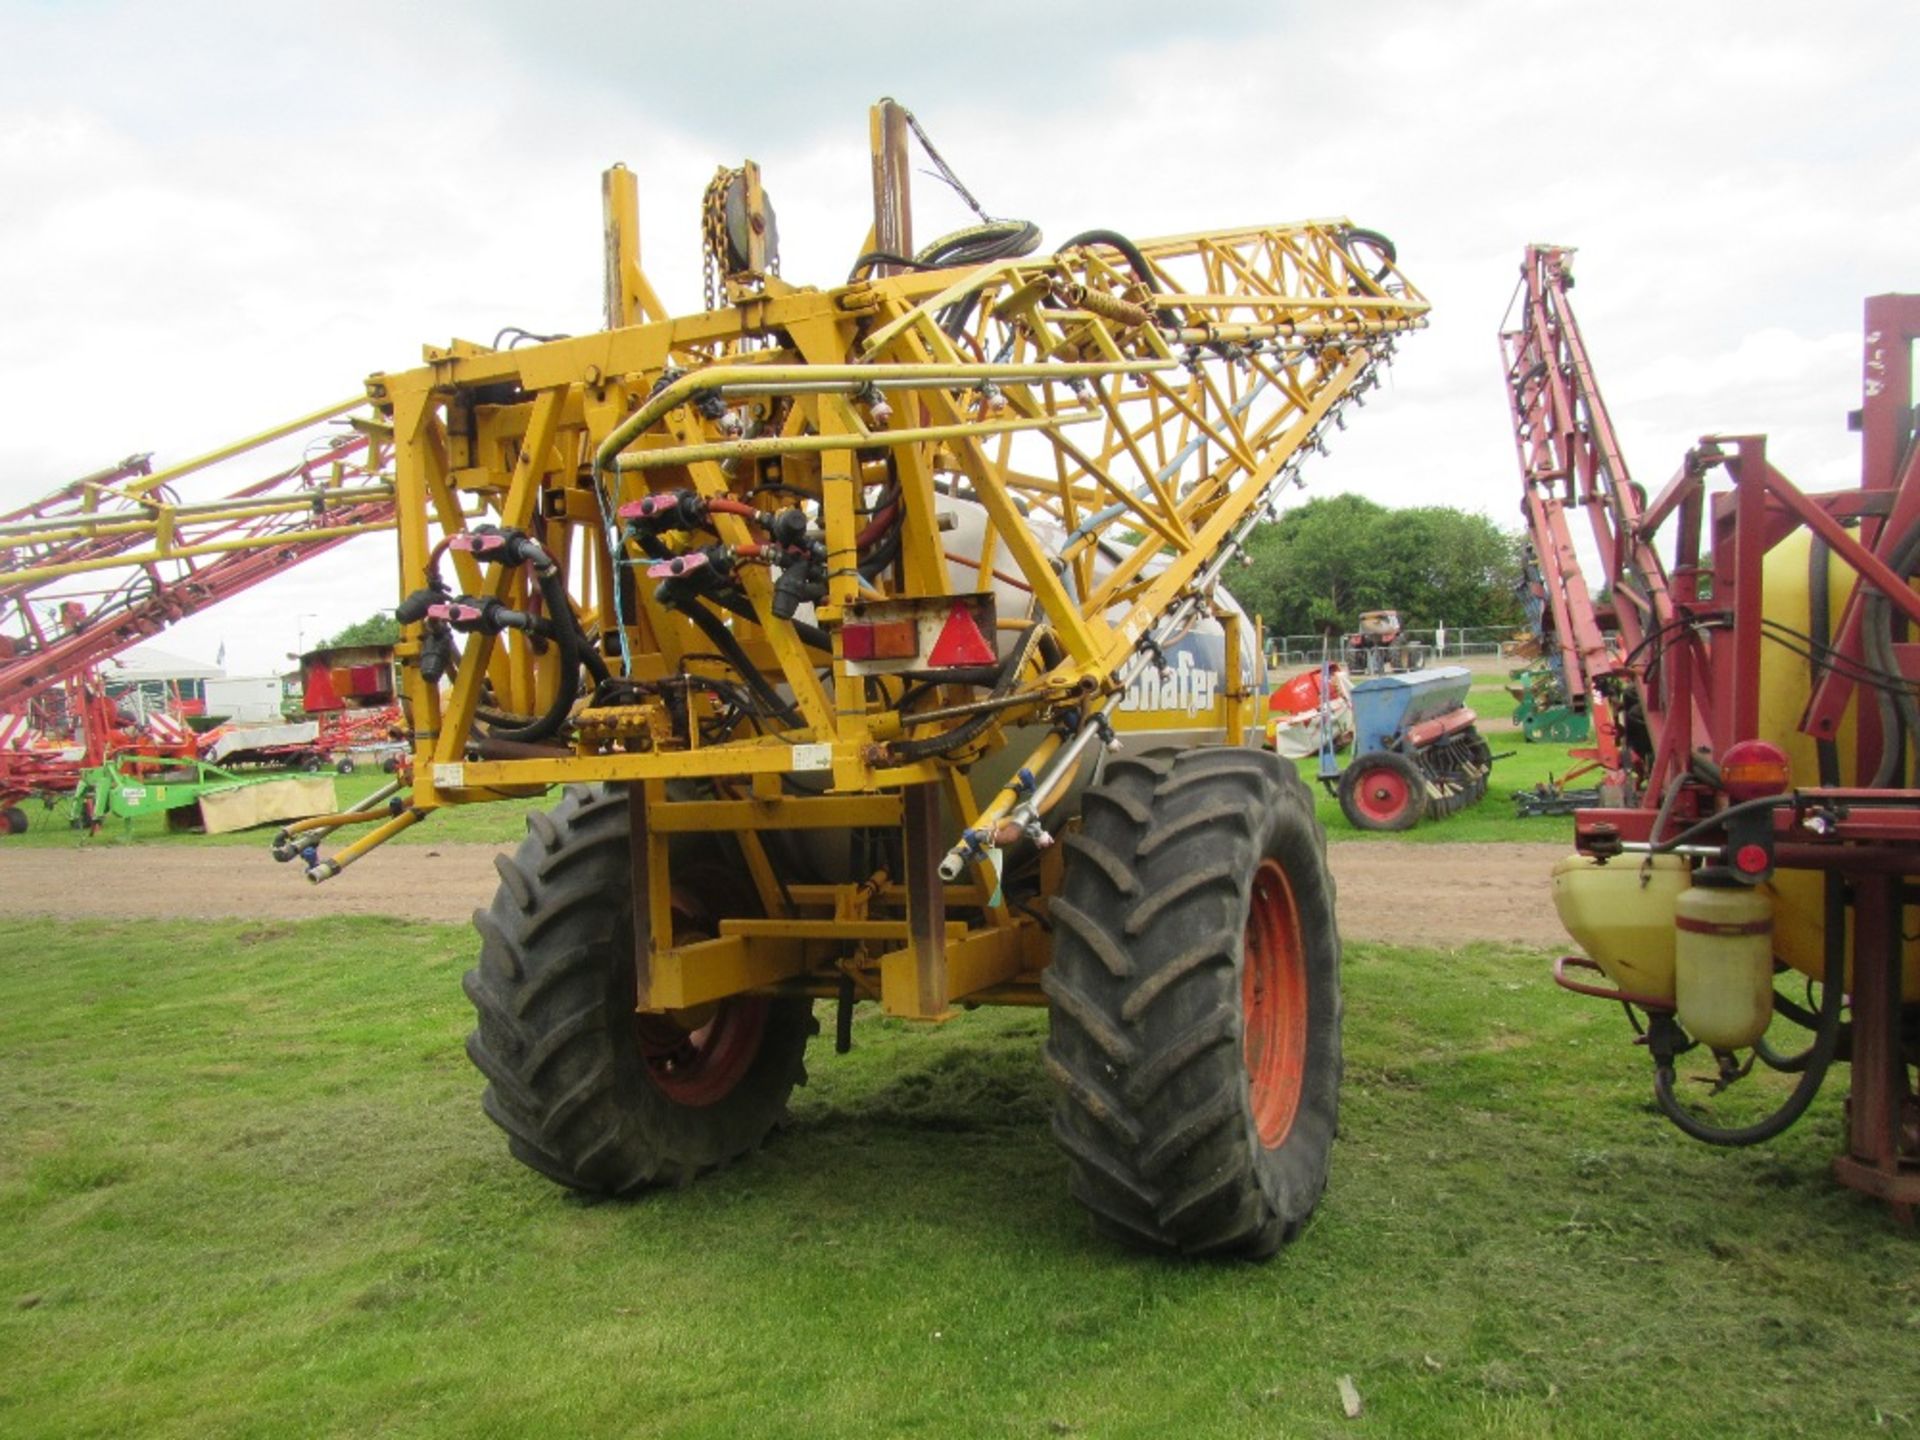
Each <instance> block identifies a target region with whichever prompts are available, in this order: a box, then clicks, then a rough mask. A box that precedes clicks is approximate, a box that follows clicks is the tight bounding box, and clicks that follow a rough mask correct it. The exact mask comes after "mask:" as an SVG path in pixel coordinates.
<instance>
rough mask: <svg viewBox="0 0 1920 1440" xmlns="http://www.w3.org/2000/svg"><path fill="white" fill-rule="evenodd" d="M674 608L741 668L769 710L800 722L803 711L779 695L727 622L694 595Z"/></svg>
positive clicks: (733, 664) (773, 714)
mask: <svg viewBox="0 0 1920 1440" xmlns="http://www.w3.org/2000/svg"><path fill="white" fill-rule="evenodd" d="M673 608H674V609H675V610H677V611H679V612H680V613H681V614H682V615H684V616H686V617H687V619H689V620H691V621H692V622H693V623H694V624H695V625H696V626H698V627H699V630H700V633H701V634H703V635H705V636H706V637H707V639H708V640H709V641H710V642H711V643H712V645H713V648H714V649H716V650H718V651H719V652H720V653H721V654H722V655H723V656H725V657H726V660H727V663H728V664H729V665H731V666H733V668H734V669H735V670H737V671H739V672H740V678H741V679H743V680H745V681H746V682H747V688H748V689H749V690H751V691H752V692H753V697H754V699H756V700H758V701H759V702H760V704H761V706H762V707H763V708H764V709H765V711H766V713H767V714H769V715H772V716H775V717H776V718H778V719H780V720H784V721H785V722H786V723H787V724H789V725H799V724H800V723H801V716H800V712H799V711H798V710H796V709H794V707H793V706H792V705H790V704H788V703H787V702H786V701H785V700H782V699H781V698H780V695H779V692H777V691H776V690H775V689H774V688H773V687H772V686H771V685H769V684H767V681H766V677H765V676H763V675H762V674H761V673H760V671H759V669H758V668H757V667H756V666H755V665H754V663H753V661H752V660H750V659H748V658H747V652H746V651H745V650H743V649H741V648H740V642H739V641H738V640H736V639H734V638H733V632H732V631H731V630H729V629H727V627H726V624H725V622H723V621H722V620H721V619H720V617H719V616H718V615H716V614H714V613H713V612H712V611H711V610H709V609H707V607H706V606H704V605H702V604H701V603H700V602H699V601H698V600H697V599H694V598H693V597H692V596H687V597H685V598H683V599H680V600H677V601H674V602H673Z"/></svg>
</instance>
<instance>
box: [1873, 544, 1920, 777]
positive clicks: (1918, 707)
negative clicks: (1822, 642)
mask: <svg viewBox="0 0 1920 1440" xmlns="http://www.w3.org/2000/svg"><path fill="white" fill-rule="evenodd" d="M1916 563H1920V522H1915V524H1914V525H1913V526H1912V528H1910V529H1909V530H1908V531H1907V533H1906V534H1904V535H1902V536H1901V537H1900V543H1899V544H1898V545H1897V546H1895V547H1894V550H1893V553H1892V554H1891V555H1889V556H1888V557H1887V568H1888V569H1890V570H1892V571H1893V573H1894V574H1896V575H1902V576H1905V575H1911V574H1912V573H1913V571H1914V568H1915V565H1916ZM1898 624H1899V621H1897V620H1896V619H1895V618H1894V614H1893V602H1892V601H1891V600H1890V599H1888V598H1887V597H1886V596H1885V595H1882V594H1881V593H1879V592H1878V591H1877V590H1876V591H1873V592H1871V593H1869V594H1868V595H1867V596H1866V597H1865V599H1864V600H1863V602H1862V605H1861V616H1860V639H1861V645H1862V648H1864V649H1865V651H1866V653H1867V663H1868V664H1870V665H1872V666H1874V667H1875V668H1876V669H1879V670H1881V671H1883V672H1885V673H1887V674H1890V675H1897V674H1899V673H1900V667H1899V665H1898V664H1897V663H1896V661H1895V660H1894V657H1893V636H1894V630H1895V628H1896V626H1897V625H1898ZM1889 688H1891V690H1892V693H1891V694H1890V693H1889ZM1874 693H1875V695H1876V696H1877V697H1878V700H1879V705H1880V711H1881V717H1882V718H1881V729H1882V732H1883V737H1882V739H1883V743H1882V746H1881V751H1880V764H1879V766H1878V768H1877V769H1875V771H1874V775H1873V788H1874V789H1876V790H1878V789H1885V788H1886V787H1888V786H1890V785H1892V784H1893V783H1894V782H1895V781H1896V780H1898V779H1900V778H1901V776H1902V774H1903V773H1904V771H1905V768H1906V767H1905V765H1904V763H1903V761H1904V759H1905V756H1906V751H1907V746H1908V745H1909V744H1912V743H1914V742H1915V741H1920V704H1916V703H1915V701H1914V698H1913V692H1912V691H1911V689H1910V688H1908V687H1907V686H1904V685H1902V686H1898V687H1885V686H1876V687H1875V691H1874ZM1889 708H1891V709H1892V711H1893V713H1894V715H1895V716H1897V717H1898V720H1897V723H1896V724H1891V725H1890V724H1888V723H1887V712H1888V710H1889Z"/></svg>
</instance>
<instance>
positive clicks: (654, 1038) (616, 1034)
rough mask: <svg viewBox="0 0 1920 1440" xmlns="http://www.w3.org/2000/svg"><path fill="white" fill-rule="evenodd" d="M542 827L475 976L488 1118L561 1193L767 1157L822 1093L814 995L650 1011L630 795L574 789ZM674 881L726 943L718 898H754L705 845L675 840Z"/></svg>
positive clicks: (633, 1186)
mask: <svg viewBox="0 0 1920 1440" xmlns="http://www.w3.org/2000/svg"><path fill="white" fill-rule="evenodd" d="M527 831H528V834H527V838H526V839H525V840H523V841H522V842H521V843H520V848H519V849H518V850H516V851H515V852H514V853H513V855H512V856H510V857H509V856H502V857H501V858H500V859H499V860H498V861H497V862H496V863H497V865H498V868H499V871H500V880H501V884H500V888H499V889H498V890H497V891H496V892H495V894H494V897H493V903H492V904H491V905H490V906H489V907H488V908H487V909H485V910H481V911H477V912H475V914H474V925H475V928H477V929H478V930H479V932H480V939H481V946H480V959H479V963H478V964H476V965H475V966H474V968H473V969H471V970H469V971H468V972H467V974H466V978H465V980H464V982H463V987H464V989H465V990H466V993H467V998H468V999H469V1000H471V1001H472V1002H473V1006H474V1009H475V1011H476V1012H477V1014H478V1021H479V1023H478V1024H477V1025H476V1026H475V1028H474V1031H473V1033H472V1035H470V1036H469V1037H468V1039H467V1055H468V1056H469V1058H471V1059H472V1061H473V1063H474V1064H475V1066H477V1067H478V1068H479V1070H480V1073H481V1074H483V1075H485V1076H486V1077H487V1081H488V1084H487V1088H486V1091H485V1093H484V1094H483V1095H482V1096H481V1102H480V1103H481V1108H482V1109H484V1110H485V1111H486V1113H487V1116H488V1117H489V1118H490V1119H491V1120H492V1121H493V1122H494V1123H495V1124H497V1125H498V1126H499V1127H500V1128H501V1129H502V1130H504V1131H506V1133H507V1148H508V1150H509V1151H510V1152H511V1153H512V1154H513V1156H514V1158H515V1159H517V1160H519V1161H520V1162H521V1163H523V1164H525V1165H527V1166H529V1167H531V1168H532V1169H534V1170H537V1171H539V1172H540V1173H541V1174H542V1175H545V1176H547V1177H548V1178H549V1179H551V1180H555V1181H557V1182H559V1183H560V1184H562V1185H566V1186H570V1187H572V1188H573V1189H576V1190H582V1191H586V1192H589V1193H591V1194H596V1195H608V1196H625V1195H632V1194H635V1193H636V1192H638V1191H641V1190H643V1189H645V1188H647V1187H648V1186H651V1185H663V1184H672V1185H679V1184H685V1183H686V1182H687V1181H690V1180H692V1179H693V1178H694V1177H695V1176H696V1175H698V1174H700V1173H701V1172H702V1171H705V1170H710V1169H712V1168H713V1167H715V1166H718V1165H724V1164H726V1163H727V1162H728V1161H730V1160H733V1159H735V1158H737V1157H738V1156H741V1155H744V1154H746V1153H747V1152H748V1151H750V1150H753V1149H754V1148H756V1147H757V1146H758V1145H759V1144H760V1143H761V1142H762V1141H763V1140H765V1139H766V1137H767V1134H768V1132H770V1131H771V1130H772V1129H773V1128H774V1126H775V1125H776V1124H778V1123H780V1122H781V1121H782V1120H783V1119H785V1117H786V1105H787V1097H788V1096H789V1095H790V1094H791V1093H792V1091H793V1087H794V1086H795V1085H799V1084H804V1083H806V1070H805V1067H804V1065H803V1064H802V1053H803V1052H804V1051H805V1049H806V1044H807V1039H808V1037H809V1036H810V1035H811V1034H812V1033H813V1032H814V1030H815V1029H816V1028H817V1027H816V1025H815V1024H814V1020H813V1003H812V1001H810V1000H807V999H804V998H797V997H784V996H782V997H766V996H736V997H732V998H730V999H727V1000H723V1001H720V1002H718V1003H717V1004H716V1005H712V1006H705V1007H702V1008H701V1010H700V1011H698V1012H695V1013H690V1014H687V1015H685V1016H683V1017H680V1018H675V1017H670V1016H667V1015H639V1014H636V1013H635V1011H634V973H633V935H634V927H635V924H636V915H635V895H634V886H633V878H632V871H631V869H630V862H629V848H630V847H629V844H628V833H629V821H628V811H627V797H626V794H625V792H624V791H621V790H618V789H612V790H604V789H599V788H591V789H590V788H587V787H584V786H573V787H569V788H568V790H567V792H566V794H565V795H564V796H563V797H562V799H561V801H560V803H559V804H558V805H557V806H555V807H554V808H553V809H552V810H551V811H546V812H534V813H532V814H529V815H528V816H527ZM673 870H674V878H675V888H674V900H675V906H674V909H675V923H676V927H677V928H679V929H680V932H681V933H682V935H685V934H687V933H689V932H693V933H701V932H705V933H711V927H712V923H713V921H714V920H715V919H717V918H719V917H718V916H716V915H713V914H711V913H707V912H706V910H705V905H706V904H707V903H708V902H709V901H711V900H712V899H714V898H717V897H720V896H724V895H729V894H737V893H739V891H740V890H741V889H742V882H741V880H740V878H739V875H738V873H737V871H736V870H734V869H733V868H732V867H725V866H723V865H722V864H721V863H720V861H719V858H718V856H717V855H716V854H714V853H713V852H711V851H707V850H702V849H699V848H696V846H693V845H690V846H687V847H685V848H684V849H682V848H681V847H678V846H676V848H675V852H674V854H673ZM746 888H748V889H749V890H750V888H751V887H746ZM683 889H684V894H683ZM702 897H705V898H704V899H703V898H702ZM736 913H737V912H736ZM638 923H644V916H641V917H638ZM683 1021H684V1023H682V1022H683Z"/></svg>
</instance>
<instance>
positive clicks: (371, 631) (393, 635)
mask: <svg viewBox="0 0 1920 1440" xmlns="http://www.w3.org/2000/svg"><path fill="white" fill-rule="evenodd" d="M399 638H400V622H399V621H398V620H396V619H394V618H393V612H392V611H391V610H376V611H374V612H373V614H371V615H369V616H367V618H366V619H364V620H356V621H354V622H353V624H351V625H349V626H347V628H346V629H344V630H342V631H341V632H340V633H339V634H338V635H335V636H333V637H332V638H331V639H328V640H322V641H321V642H320V644H319V646H318V647H317V648H319V649H322V650H330V649H332V648H334V647H335V646H338V645H391V644H393V643H394V642H395V641H396V640H398V639H399Z"/></svg>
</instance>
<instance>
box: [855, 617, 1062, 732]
mask: <svg viewBox="0 0 1920 1440" xmlns="http://www.w3.org/2000/svg"><path fill="white" fill-rule="evenodd" d="M1042 632H1043V627H1042V626H1039V625H1035V626H1034V627H1033V628H1032V629H1030V630H1028V631H1027V633H1026V634H1025V635H1022V636H1021V637H1020V643H1019V644H1018V645H1015V646H1014V647H1013V649H1012V650H1011V651H1010V652H1008V655H1007V658H1006V659H1005V661H1003V662H1002V663H1001V666H1000V678H999V679H998V680H997V681H996V682H995V683H994V687H993V689H992V691H991V692H989V694H988V697H987V698H988V699H990V700H998V699H999V698H1000V697H1001V696H1003V695H1005V694H1006V693H1007V691H1009V690H1010V689H1012V688H1013V682H1014V680H1015V679H1017V678H1018V676H1019V674H1020V670H1021V668H1022V667H1023V666H1024V665H1025V664H1026V663H1027V656H1029V655H1030V654H1032V653H1033V647H1034V646H1035V645H1036V644H1037V643H1038V642H1039V639H1040V636H1041V634H1042ZM998 718H999V714H998V712H997V711H993V710H982V711H981V712H980V713H979V714H978V715H975V716H974V717H973V718H972V719H970V720H963V721H962V722H961V723H960V724H958V725H956V726H954V727H953V729H951V730H943V731H942V732H941V733H940V734H938V735H929V736H928V737H927V738H926V739H924V740H898V741H895V742H894V744H893V746H892V750H893V754H894V756H895V759H896V761H897V763H899V764H902V765H910V764H912V763H913V762H914V761H916V760H930V759H932V758H933V757H934V756H936V755H944V754H946V753H947V752H948V751H950V750H956V749H958V748H959V747H960V746H962V745H965V744H967V743H968V742H969V741H971V740H973V739H974V738H975V737H977V736H978V735H980V734H981V733H982V732H983V731H985V730H986V728H987V727H988V726H989V725H991V724H993V723H994V721H995V720H997V719H998Z"/></svg>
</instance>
